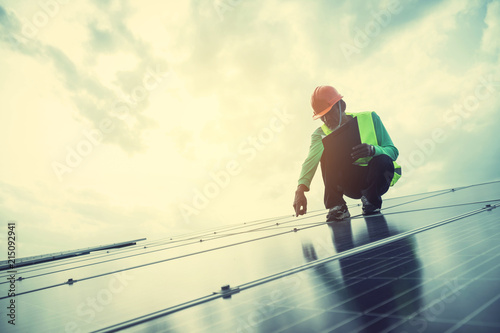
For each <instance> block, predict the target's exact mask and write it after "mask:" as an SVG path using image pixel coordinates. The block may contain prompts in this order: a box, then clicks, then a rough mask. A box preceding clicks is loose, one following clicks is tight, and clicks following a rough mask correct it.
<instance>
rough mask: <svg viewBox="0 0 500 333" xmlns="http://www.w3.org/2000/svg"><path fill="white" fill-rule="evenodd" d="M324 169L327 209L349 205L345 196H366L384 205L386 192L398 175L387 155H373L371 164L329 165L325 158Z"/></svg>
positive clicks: (322, 163) (369, 199) (380, 205)
mask: <svg viewBox="0 0 500 333" xmlns="http://www.w3.org/2000/svg"><path fill="white" fill-rule="evenodd" d="M321 172H322V174H323V182H324V184H325V207H326V208H333V207H335V206H338V205H342V204H345V201H344V198H343V196H344V195H346V196H348V197H349V198H352V199H359V198H361V197H362V196H365V197H366V199H368V201H369V202H370V203H371V204H372V205H375V206H376V207H378V208H381V207H382V195H383V194H384V193H386V192H387V190H388V189H389V185H390V184H391V180H392V177H393V175H394V164H393V162H392V159H391V158H390V157H389V156H387V155H385V154H382V155H378V156H375V157H373V158H372V159H371V160H370V162H369V163H368V165H367V166H358V165H353V164H347V165H344V166H339V165H337V166H336V167H335V166H328V165H327V164H326V163H325V161H324V159H321Z"/></svg>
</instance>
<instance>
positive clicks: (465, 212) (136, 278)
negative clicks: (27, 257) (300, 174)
mask: <svg viewBox="0 0 500 333" xmlns="http://www.w3.org/2000/svg"><path fill="white" fill-rule="evenodd" d="M498 184H499V182H491V183H487V184H480V185H475V186H468V187H462V188H456V189H449V190H443V191H436V192H432V193H423V194H418V195H413V196H406V197H401V198H394V199H387V200H385V201H384V208H383V210H382V214H379V215H374V216H370V217H363V216H361V214H360V212H361V207H360V206H359V205H351V207H350V208H349V209H350V211H351V215H352V218H350V219H349V220H345V221H341V222H332V223H326V222H325V211H324V210H320V211H315V212H310V213H308V214H307V215H305V216H304V217H300V218H295V217H291V216H282V217H277V218H270V219H266V220H261V221H253V222H247V223H245V224H237V225H231V226H227V227H219V228H214V229H213V230H205V231H202V232H193V233H190V234H186V235H181V236H178V237H171V238H170V237H169V238H166V239H162V240H155V241H145V242H139V243H137V245H135V246H129V247H126V248H121V249H116V250H114V251H113V252H111V253H100V252H98V253H90V254H86V255H82V256H78V257H73V258H66V259H60V260H57V262H44V263H38V264H34V265H30V266H26V267H18V268H17V277H18V278H19V277H22V279H21V280H20V281H16V294H17V296H16V298H15V300H16V304H17V308H16V311H17V313H16V330H19V331H35V330H36V331H37V332H49V331H50V332H53V331H66V332H77V331H79V330H80V331H102V332H106V331H116V330H128V331H132V332H157V331H168V332H186V331H189V332H197V331H200V332H223V331H236V332H269V331H273V332H323V331H324V332H331V331H339V332H349V331H353V332H357V331H363V330H364V331H377V332H392V331H397V332H404V331H406V332H426V331H427V332H434V331H439V332H445V331H448V332H454V331H471V330H476V329H477V330H479V331H481V332H489V331H491V332H496V331H498V329H499V328H500V320H499V319H498V318H497V313H498V310H499V307H498V306H499V302H500V284H499V279H500V251H499V250H500V223H499V222H500V209H497V205H498V204H500V188H499V186H498ZM7 277H8V273H7V272H6V271H5V270H3V271H0V278H1V279H2V282H1V283H0V291H1V296H0V306H1V308H2V309H5V308H6V306H7V305H8V302H9V297H7V290H8V288H9V283H8V281H7V282H5V281H6V279H7ZM70 279H72V280H70ZM68 280H69V281H68ZM225 285H229V287H227V291H223V290H221V287H222V286H225ZM0 328H1V331H2V332H3V331H6V330H7V329H11V326H9V325H8V324H7V321H6V320H5V316H4V319H3V320H2V322H1V323H0Z"/></svg>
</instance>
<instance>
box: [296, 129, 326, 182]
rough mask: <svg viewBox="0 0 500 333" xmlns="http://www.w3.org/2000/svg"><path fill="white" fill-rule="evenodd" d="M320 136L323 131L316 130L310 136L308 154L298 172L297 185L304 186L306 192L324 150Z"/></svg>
mask: <svg viewBox="0 0 500 333" xmlns="http://www.w3.org/2000/svg"><path fill="white" fill-rule="evenodd" d="M322 134H323V130H322V129H321V128H318V129H317V130H316V131H314V133H313V134H312V135H311V145H310V146H309V154H308V155H307V158H306V160H305V161H304V163H302V170H301V172H300V177H299V182H298V185H304V186H305V187H306V192H307V191H309V189H310V187H311V182H312V179H313V177H314V174H315V173H316V169H317V168H318V165H319V161H320V160H321V155H323V150H324V149H325V148H324V147H323V141H322V136H321V135H322ZM323 135H324V134H323Z"/></svg>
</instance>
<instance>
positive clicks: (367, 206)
mask: <svg viewBox="0 0 500 333" xmlns="http://www.w3.org/2000/svg"><path fill="white" fill-rule="evenodd" d="M361 202H362V203H363V209H362V210H363V215H373V214H378V213H380V208H378V207H377V206H375V205H374V204H372V203H371V202H370V201H368V199H367V198H366V197H365V196H362V197H361Z"/></svg>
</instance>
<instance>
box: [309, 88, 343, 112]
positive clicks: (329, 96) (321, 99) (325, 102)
mask: <svg viewBox="0 0 500 333" xmlns="http://www.w3.org/2000/svg"><path fill="white" fill-rule="evenodd" d="M342 97H343V96H342V95H341V94H339V92H338V91H337V89H335V88H334V87H332V86H319V87H316V89H315V90H314V92H313V94H312V96H311V106H312V108H313V110H314V114H313V119H319V118H321V117H322V116H324V115H325V114H327V113H328V112H329V111H330V110H331V109H332V107H333V106H334V105H335V104H337V102H339V101H340V100H341V99H342ZM340 107H342V106H340Z"/></svg>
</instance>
